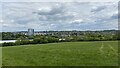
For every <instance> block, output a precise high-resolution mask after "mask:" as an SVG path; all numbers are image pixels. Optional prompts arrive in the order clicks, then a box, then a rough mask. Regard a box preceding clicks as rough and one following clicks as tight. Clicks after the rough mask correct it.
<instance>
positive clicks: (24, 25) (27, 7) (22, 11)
mask: <svg viewBox="0 0 120 68" xmlns="http://www.w3.org/2000/svg"><path fill="white" fill-rule="evenodd" d="M117 6H118V5H117V3H113V2H107V3H106V2H103V3H99V2H97V3H96V2H95V3H94V2H93V3H92V2H65V3H58V2H52V3H51V2H40V3H25V2H24V3H14V2H13V3H8V2H7V3H3V9H2V10H3V16H2V17H3V20H2V21H3V23H4V24H3V31H17V30H27V29H28V28H31V27H32V28H34V29H35V30H87V29H91V30H100V29H112V28H115V29H117V28H116V27H117V23H118V22H117V15H118V14H117V13H116V12H117V11H118V10H117V9H118V7H117ZM91 11H92V12H91ZM112 23H114V25H112ZM107 25H109V27H108V26H107ZM9 29H12V30H9Z"/></svg>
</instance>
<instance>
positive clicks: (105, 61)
mask: <svg viewBox="0 0 120 68" xmlns="http://www.w3.org/2000/svg"><path fill="white" fill-rule="evenodd" d="M2 61H3V66H117V65H118V42H117V41H104V42H103V44H102V42H101V41H96V42H63V43H50V44H36V45H26V46H12V47H3V59H2Z"/></svg>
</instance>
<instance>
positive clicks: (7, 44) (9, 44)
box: [2, 42, 16, 47]
mask: <svg viewBox="0 0 120 68" xmlns="http://www.w3.org/2000/svg"><path fill="white" fill-rule="evenodd" d="M15 45H16V44H15V43H13V42H9V43H6V42H5V43H3V44H2V46H3V47H4V46H15Z"/></svg>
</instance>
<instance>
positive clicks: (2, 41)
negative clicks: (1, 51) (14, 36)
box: [0, 40, 17, 43]
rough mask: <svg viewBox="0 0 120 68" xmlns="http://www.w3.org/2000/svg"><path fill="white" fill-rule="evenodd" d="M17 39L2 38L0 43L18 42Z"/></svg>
mask: <svg viewBox="0 0 120 68" xmlns="http://www.w3.org/2000/svg"><path fill="white" fill-rule="evenodd" d="M16 41H17V40H0V43H4V42H6V43H7V42H16Z"/></svg>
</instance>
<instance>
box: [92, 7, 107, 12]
mask: <svg viewBox="0 0 120 68" xmlns="http://www.w3.org/2000/svg"><path fill="white" fill-rule="evenodd" d="M105 8H106V6H99V7H94V8H93V9H92V10H91V12H100V11H102V10H104V9H105Z"/></svg>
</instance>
